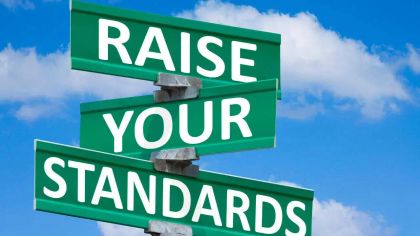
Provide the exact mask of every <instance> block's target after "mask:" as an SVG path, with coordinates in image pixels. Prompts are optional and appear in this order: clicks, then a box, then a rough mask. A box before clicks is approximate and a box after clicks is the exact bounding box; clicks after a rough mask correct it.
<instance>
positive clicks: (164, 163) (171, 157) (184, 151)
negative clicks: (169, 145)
mask: <svg viewBox="0 0 420 236" xmlns="http://www.w3.org/2000/svg"><path fill="white" fill-rule="evenodd" d="M198 159H199V157H198V156H197V154H196V151H195V148H178V149H167V150H161V151H158V152H153V153H152V154H151V157H150V160H151V161H152V162H153V164H154V168H155V170H157V171H161V172H168V173H173V174H178V175H184V176H188V177H197V175H198V172H199V170H200V168H199V166H198V165H193V164H192V161H194V160H198Z"/></svg>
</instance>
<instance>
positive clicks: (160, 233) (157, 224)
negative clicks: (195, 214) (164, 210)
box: [144, 220, 193, 236]
mask: <svg viewBox="0 0 420 236" xmlns="http://www.w3.org/2000/svg"><path fill="white" fill-rule="evenodd" d="M144 232H145V233H147V234H151V235H152V236H193V233H192V229H191V227H189V226H185V225H179V224H173V223H168V222H163V221H158V220H151V221H149V227H148V229H147V230H145V231H144Z"/></svg>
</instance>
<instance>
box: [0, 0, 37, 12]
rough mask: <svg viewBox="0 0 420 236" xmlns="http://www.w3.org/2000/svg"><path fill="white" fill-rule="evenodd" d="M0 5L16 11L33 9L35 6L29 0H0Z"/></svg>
mask: <svg viewBox="0 0 420 236" xmlns="http://www.w3.org/2000/svg"><path fill="white" fill-rule="evenodd" d="M0 4H1V5H3V6H5V7H7V8H9V9H16V8H19V7H21V8H23V9H25V10H32V9H35V4H34V3H33V2H32V1H30V0H0Z"/></svg>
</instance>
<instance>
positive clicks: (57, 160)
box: [44, 157, 67, 198]
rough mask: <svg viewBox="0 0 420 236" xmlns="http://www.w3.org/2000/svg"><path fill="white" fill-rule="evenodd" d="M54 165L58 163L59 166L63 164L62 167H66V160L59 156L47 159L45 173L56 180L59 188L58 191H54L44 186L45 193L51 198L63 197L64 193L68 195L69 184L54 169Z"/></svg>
mask: <svg viewBox="0 0 420 236" xmlns="http://www.w3.org/2000/svg"><path fill="white" fill-rule="evenodd" d="M53 165H58V166H61V167H62V168H64V167H65V163H64V161H63V160H61V159H60V158H58V157H50V158H48V159H47V160H46V161H45V163H44V171H45V174H47V176H48V178H50V179H51V180H52V181H54V182H55V183H56V184H57V185H58V189H57V190H56V191H52V190H50V189H48V188H47V187H44V194H45V195H47V196H48V197H50V198H62V197H63V196H64V195H66V192H67V184H66V181H65V180H64V179H63V178H62V177H61V176H60V175H58V174H57V173H56V172H54V170H53V169H52V166H53Z"/></svg>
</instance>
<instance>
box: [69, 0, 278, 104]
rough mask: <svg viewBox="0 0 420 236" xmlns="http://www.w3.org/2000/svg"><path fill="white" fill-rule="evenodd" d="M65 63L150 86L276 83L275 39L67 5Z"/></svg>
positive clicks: (194, 23) (258, 33)
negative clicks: (162, 76) (165, 82)
mask: <svg viewBox="0 0 420 236" xmlns="http://www.w3.org/2000/svg"><path fill="white" fill-rule="evenodd" d="M71 61H72V68H73V69H78V70H85V71H93V72H99V73H105V74H112V75H118V76H125V77H131V78H137V79H145V80H151V81H155V80H156V79H157V74H158V73H159V72H166V73H172V74H180V75H188V76H193V77H198V78H200V79H203V84H204V87H210V86H215V85H221V84H226V83H247V82H254V81H260V80H266V79H278V82H279V83H280V35H279V34H274V33H268V32H261V31H255V30H248V29H242V28H236V27H229V26H223V25H217V24H211V23H206V22H199V21H193V20H187V19H181V18H176V17H164V16H158V15H152V14H146V13H141V12H136V11H128V10H121V9H118V8H111V7H105V6H101V5H95V4H90V3H82V2H79V1H73V4H72V9H71ZM279 98H280V96H279Z"/></svg>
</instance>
